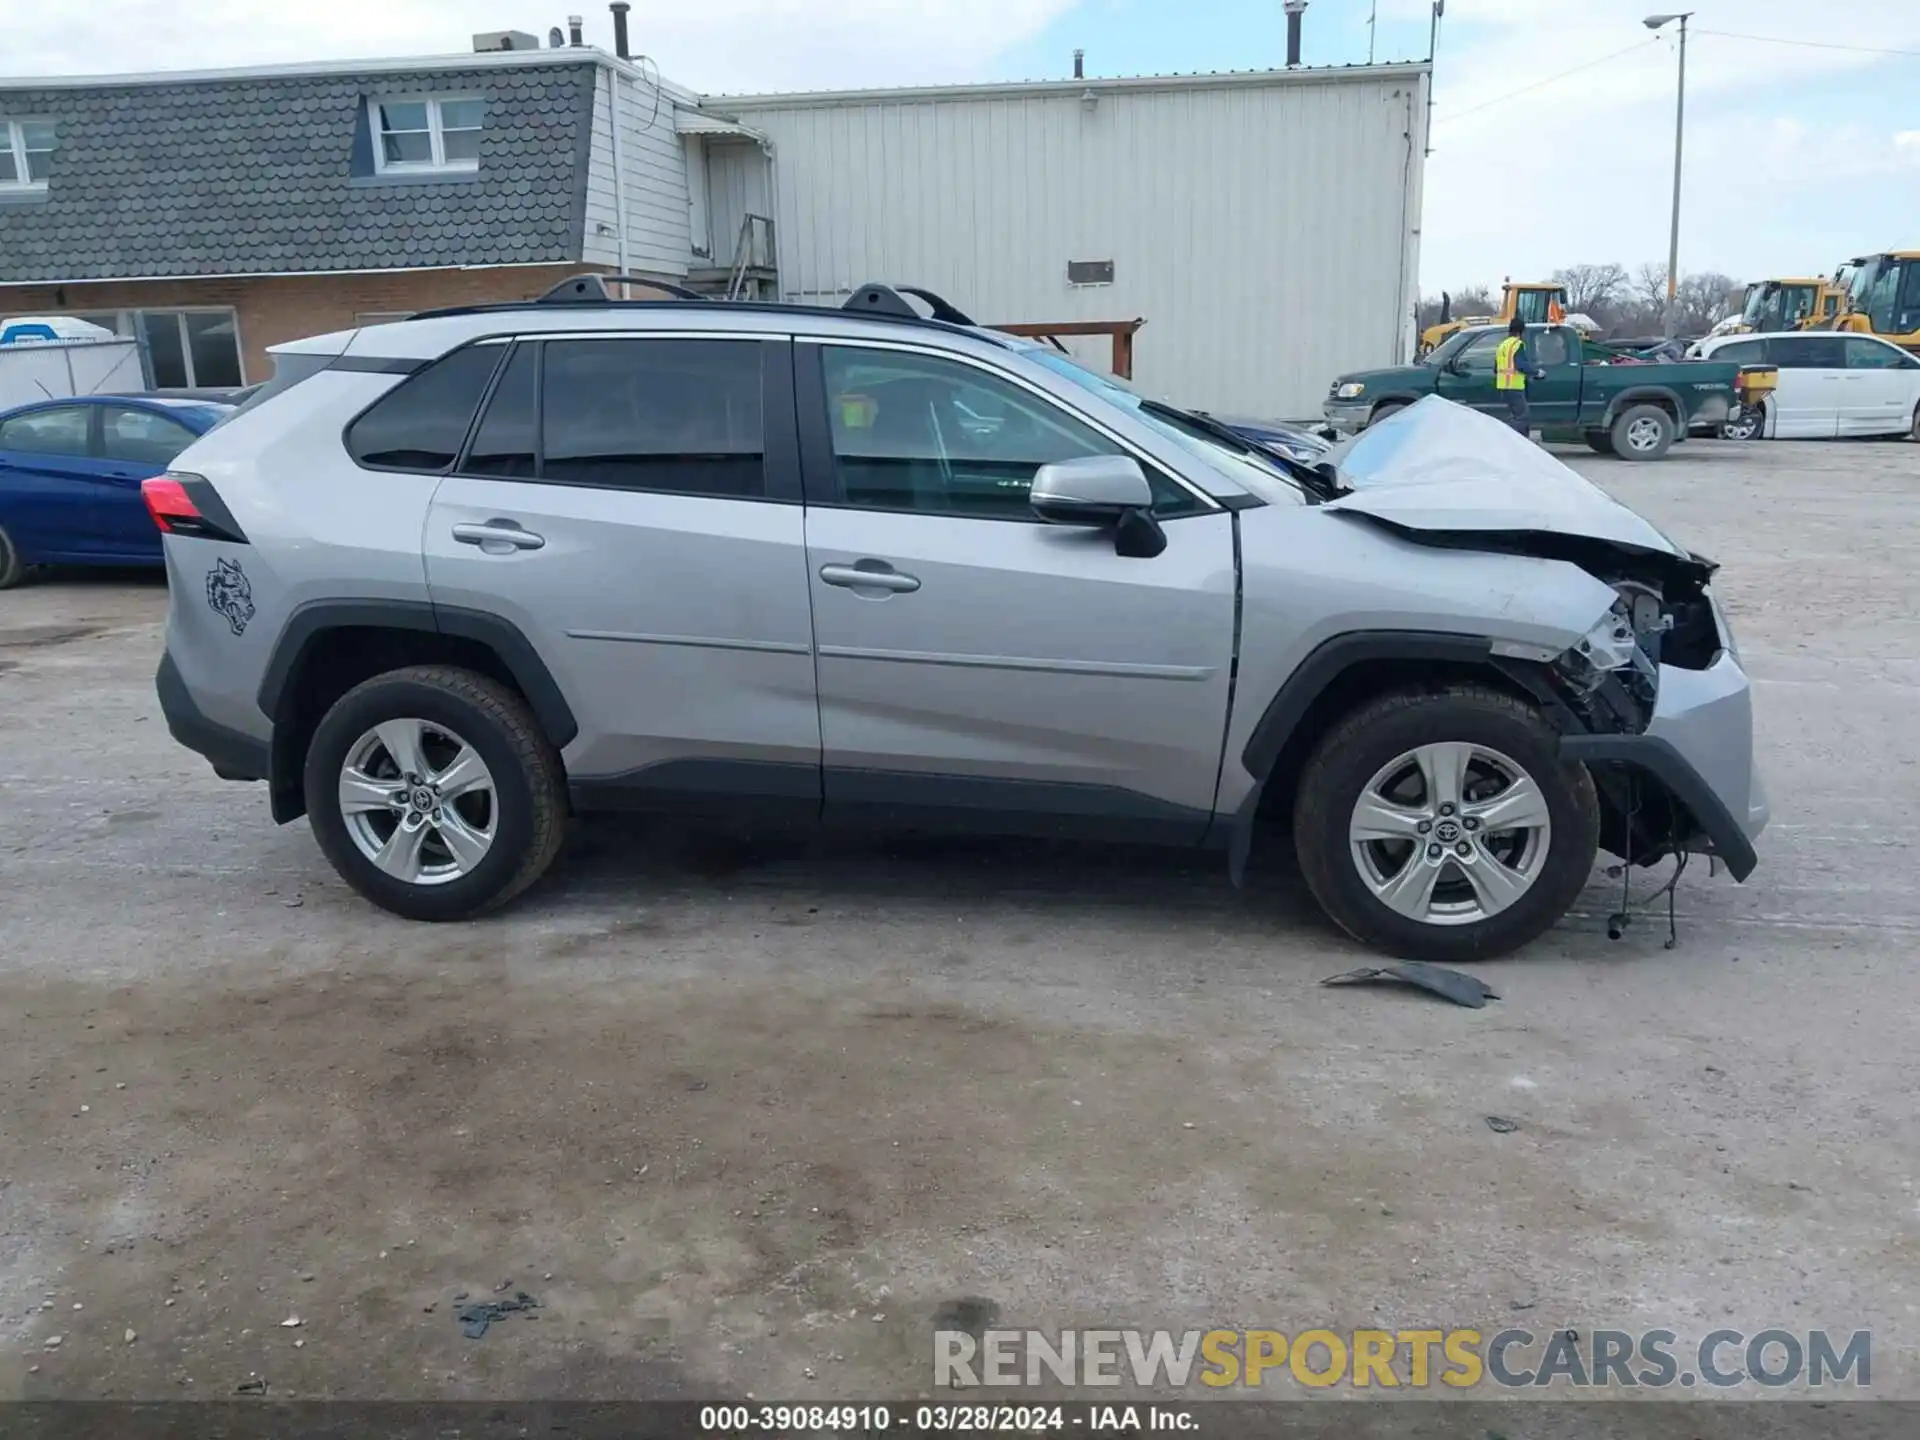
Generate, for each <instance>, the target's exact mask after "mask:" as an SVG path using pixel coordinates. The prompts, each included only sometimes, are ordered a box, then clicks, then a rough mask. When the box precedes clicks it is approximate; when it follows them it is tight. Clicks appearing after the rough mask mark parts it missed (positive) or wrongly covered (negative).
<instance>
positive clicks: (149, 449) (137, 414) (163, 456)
mask: <svg viewBox="0 0 1920 1440" xmlns="http://www.w3.org/2000/svg"><path fill="white" fill-rule="evenodd" d="M194 438H195V437H194V434H193V432H192V431H191V430H189V429H187V427H186V426H184V425H182V424H181V423H180V422H179V421H178V420H173V419H169V418H168V417H167V416H165V415H157V414H155V413H154V412H153V411H151V410H135V409H133V408H132V407H131V406H124V407H123V406H119V405H115V406H111V407H109V408H108V409H106V410H104V411H103V412H102V413H101V416H100V453H101V455H102V456H104V457H105V458H106V459H108V460H122V461H125V462H127V463H128V464H132V465H152V466H155V467H163V466H166V465H170V464H172V463H173V457H174V456H176V455H178V454H179V453H180V452H181V451H182V450H184V449H186V448H187V446H189V445H191V444H192V443H193V442H194Z"/></svg>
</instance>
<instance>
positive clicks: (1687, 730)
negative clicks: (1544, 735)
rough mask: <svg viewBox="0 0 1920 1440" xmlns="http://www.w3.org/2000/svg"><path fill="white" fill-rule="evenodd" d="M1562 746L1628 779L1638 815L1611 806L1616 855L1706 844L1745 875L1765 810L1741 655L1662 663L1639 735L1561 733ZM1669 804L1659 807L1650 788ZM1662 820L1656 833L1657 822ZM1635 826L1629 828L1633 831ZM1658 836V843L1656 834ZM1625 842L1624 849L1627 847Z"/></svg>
mask: <svg viewBox="0 0 1920 1440" xmlns="http://www.w3.org/2000/svg"><path fill="white" fill-rule="evenodd" d="M1560 753H1561V754H1562V755H1564V756H1565V757H1566V758H1567V759H1569V760H1577V761H1580V762H1581V763H1582V764H1585V765H1587V766H1588V767H1590V768H1592V769H1594V770H1595V772H1596V777H1597V778H1600V777H1605V776H1607V775H1608V773H1609V772H1611V774H1612V776H1613V777H1615V778H1624V779H1627V780H1630V781H1631V782H1632V784H1631V785H1630V786H1629V787H1628V791H1627V793H1628V794H1629V795H1630V796H1631V797H1632V798H1629V799H1628V800H1625V801H1621V800H1619V799H1618V798H1617V797H1618V794H1619V792H1618V791H1616V800H1615V804H1616V806H1618V807H1621V808H1625V807H1626V806H1629V805H1631V806H1632V807H1633V808H1634V809H1637V810H1638V811H1640V812H1641V815H1642V816H1644V817H1645V819H1646V822H1647V823H1645V824H1644V825H1636V824H1633V823H1631V821H1630V819H1629V815H1620V816H1616V817H1615V819H1616V825H1615V827H1614V836H1613V843H1611V844H1609V846H1608V848H1609V849H1610V850H1612V851H1613V853H1615V854H1618V855H1620V856H1621V858H1623V859H1626V860H1629V861H1633V862H1639V863H1645V862H1648V861H1651V860H1653V859H1656V858H1658V856H1657V855H1654V854H1647V853H1645V851H1644V849H1643V848H1642V847H1643V845H1644V843H1645V840H1646V839H1654V840H1655V841H1656V845H1657V847H1658V848H1659V849H1661V850H1664V851H1666V852H1667V853H1671V852H1672V851H1673V850H1674V849H1679V850H1686V851H1691V852H1695V853H1701V852H1704V853H1707V854H1710V855H1713V856H1715V857H1717V858H1718V859H1719V860H1720V861H1721V862H1722V863H1724V864H1725V865H1726V867H1727V869H1728V871H1729V872H1730V873H1731V874H1732V875H1733V878H1734V879H1735V880H1745V879H1746V878H1747V876H1749V875H1751V874H1752V873H1753V870H1754V866H1755V865H1756V864H1757V863H1758V856H1757V855H1756V854H1755V853H1754V848H1753V842H1754V841H1755V840H1756V839H1758V838H1759V835H1760V832H1761V831H1762V830H1764V829H1766V826H1767V820H1768V818H1769V815H1770V811H1769V807H1768V804H1767V795H1766V789H1765V787H1764V786H1763V785H1762V783H1761V780H1760V771H1759V767H1758V766H1757V765H1756V764H1755V763H1754V758H1753V702H1752V698H1751V692H1750V690H1749V687H1748V681H1747V676H1746V672H1745V671H1743V670H1742V669H1741V668H1740V662H1739V661H1737V660H1736V659H1734V657H1733V656H1732V655H1731V654H1729V653H1728V652H1726V651H1724V650H1723V651H1721V652H1720V654H1719V656H1718V657H1717V658H1716V659H1715V660H1714V662H1713V663H1712V664H1711V665H1709V666H1708V667H1707V668H1706V669H1705V670H1683V669H1680V668H1678V667H1676V666H1672V665H1662V666H1661V667H1660V687H1659V695H1658V698H1657V700H1656V701H1655V704H1654V710H1653V718H1652V720H1651V721H1650V722H1649V723H1648V725H1647V728H1646V729H1645V730H1644V731H1642V732H1641V733H1640V734H1638V735H1626V734H1620V735H1606V734H1585V735H1571V734H1570V735H1563V736H1562V737H1561V740H1560ZM1660 796H1664V797H1665V799H1666V801H1667V803H1668V805H1669V806H1670V807H1671V808H1670V809H1669V810H1668V812H1667V813H1664V814H1663V813H1661V809H1660V802H1659V800H1658V798H1657V797H1660ZM1662 829H1664V830H1666V832H1667V833H1666V834H1665V835H1664V836H1661V835H1660V833H1659V832H1660V831H1661V830H1662ZM1634 831H1639V832H1641V833H1640V835H1638V836H1635V835H1633V833H1632V832H1634ZM1662 839H1663V840H1664V841H1665V842H1666V843H1665V844H1664V845H1660V844H1658V841H1659V840H1662ZM1627 852H1631V853H1627Z"/></svg>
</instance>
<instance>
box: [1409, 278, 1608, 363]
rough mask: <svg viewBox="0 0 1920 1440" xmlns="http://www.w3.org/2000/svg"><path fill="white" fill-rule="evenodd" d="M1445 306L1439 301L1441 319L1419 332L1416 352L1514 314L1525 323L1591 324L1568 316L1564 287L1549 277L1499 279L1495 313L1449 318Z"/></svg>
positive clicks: (1584, 327)
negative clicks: (1540, 279) (1498, 297)
mask: <svg viewBox="0 0 1920 1440" xmlns="http://www.w3.org/2000/svg"><path fill="white" fill-rule="evenodd" d="M1449 308H1450V307H1449V306H1447V305H1445V304H1443V305H1442V307H1441V318H1440V320H1439V321H1438V323H1436V324H1433V325H1429V326H1428V327H1427V328H1426V329H1425V330H1423V331H1421V332H1420V351H1419V353H1420V354H1421V355H1425V354H1426V353H1427V352H1428V351H1429V350H1432V349H1433V348H1434V347H1435V346H1437V345H1439V344H1440V342H1441V341H1443V340H1445V339H1446V338H1447V337H1448V336H1449V335H1455V334H1458V333H1459V332H1460V331H1462V330H1468V329H1471V328H1473V327H1475V326H1478V325H1505V324H1506V323H1507V322H1508V321H1510V320H1512V319H1513V317H1514V316H1516V315H1518V316H1519V317H1520V318H1521V319H1522V320H1523V321H1525V322H1526V323H1527V324H1529V325H1562V324H1569V323H1573V324H1575V328H1577V329H1582V330H1586V329H1588V328H1590V326H1591V322H1587V323H1586V325H1580V324H1578V323H1577V322H1578V321H1583V320H1585V317H1584V316H1579V317H1569V316H1568V314H1567V287H1566V286H1564V285H1557V284H1555V283H1553V282H1552V281H1550V280H1547V281H1521V282H1519V283H1515V282H1514V281H1512V280H1507V281H1504V282H1502V284H1501V286H1500V313H1499V314H1498V315H1474V316H1463V317H1461V318H1459V319H1453V318H1450V317H1449V316H1448V314H1447V310H1448V309H1449Z"/></svg>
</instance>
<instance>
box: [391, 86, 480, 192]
mask: <svg viewBox="0 0 1920 1440" xmlns="http://www.w3.org/2000/svg"><path fill="white" fill-rule="evenodd" d="M485 109H486V102H485V101H483V100H481V99H479V98H478V97H476V96H471V95H423V96H410V97H407V98H401V99H392V100H374V101H370V102H369V104H368V110H369V113H370V117H371V124H372V129H373V158H374V168H375V169H376V170H378V171H380V172H382V173H384V172H388V171H401V172H405V171H412V170H475V169H478V168H479V165H480V122H481V119H482V117H483V115H484V113H485Z"/></svg>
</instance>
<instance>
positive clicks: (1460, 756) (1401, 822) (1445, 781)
mask: <svg viewBox="0 0 1920 1440" xmlns="http://www.w3.org/2000/svg"><path fill="white" fill-rule="evenodd" d="M1348 838H1349V842H1350V845H1351V849H1352V854H1353V863H1354V865H1355V867H1356V868H1357V869H1358V870H1359V872H1360V878H1361V879H1362V880H1363V881H1365V882H1366V885H1367V887H1368V889H1370V890H1371V891H1372V892H1373V894H1374V897H1375V898H1376V899H1378V900H1379V901H1380V902H1381V903H1382V904H1383V905H1386V906H1387V907H1388V908H1389V909H1392V910H1395V911H1397V912H1398V913H1400V914H1401V915H1404V916H1406V917H1407V918H1408V919H1411V920H1417V921H1420V922H1421V923H1422V924H1426V925H1471V924H1473V923H1475V922H1477V921H1481V920H1486V919H1489V918H1491V917H1492V916H1495V915H1498V914H1499V913H1501V912H1502V911H1504V910H1506V909H1508V908H1510V907H1511V906H1512V905H1513V904H1514V903H1515V902H1517V901H1518V900H1519V899H1520V897H1521V896H1523V895H1525V894H1526V893H1527V891H1528V890H1529V889H1531V888H1532V886H1533V883H1534V881H1535V880H1537V879H1538V878H1539V876H1540V874H1541V872H1542V870H1544V869H1545V867H1546V861H1547V851H1548V848H1549V846H1550V844H1551V841H1552V821H1551V818H1550V816H1549V813H1548V809H1547V798H1546V795H1545V793H1544V792H1543V791H1542V790H1541V788H1540V786H1539V784H1538V783H1537V782H1536V781H1535V780H1534V779H1533V777H1532V776H1531V775H1529V774H1528V773H1527V772H1526V771H1525V770H1524V769H1523V768H1522V767H1521V766H1520V765H1519V764H1518V763H1517V762H1515V761H1514V760H1512V759H1511V758H1509V757H1508V756H1506V755H1503V754H1501V753H1500V752H1499V751H1497V750H1491V749H1488V748H1487V747H1486V746H1483V745H1474V744H1470V743H1467V742H1462V741H1445V742H1440V743H1435V744H1429V745H1421V746H1417V747H1416V748H1414V749H1412V750H1408V751H1406V752H1404V753H1403V754H1401V755H1398V756H1396V757H1395V758H1394V759H1392V760H1390V761H1388V762H1387V763H1386V764H1385V765H1383V766H1381V767H1380V769H1379V770H1378V771H1376V772H1375V774H1374V776H1373V778H1372V779H1371V780H1369V781H1368V782H1367V784H1366V786H1365V788H1363V789H1362V790H1361V792H1360V797H1359V799H1358V800H1357V801H1356V802H1355V803H1354V807H1353V814H1352V816H1351V818H1350V820H1349V822H1348Z"/></svg>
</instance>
